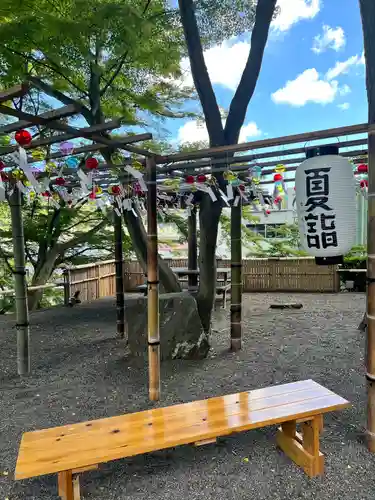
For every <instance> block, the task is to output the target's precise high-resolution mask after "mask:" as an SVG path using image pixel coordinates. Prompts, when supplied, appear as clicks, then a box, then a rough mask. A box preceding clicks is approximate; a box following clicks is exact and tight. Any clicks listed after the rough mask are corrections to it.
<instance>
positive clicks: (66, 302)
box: [63, 269, 70, 306]
mask: <svg viewBox="0 0 375 500" xmlns="http://www.w3.org/2000/svg"><path fill="white" fill-rule="evenodd" d="M63 276H64V305H65V306H68V305H69V300H70V270H69V269H64V271H63Z"/></svg>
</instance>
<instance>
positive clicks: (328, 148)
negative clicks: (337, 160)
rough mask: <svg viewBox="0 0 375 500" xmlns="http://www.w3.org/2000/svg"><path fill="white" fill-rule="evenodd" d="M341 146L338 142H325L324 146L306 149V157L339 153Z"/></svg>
mask: <svg viewBox="0 0 375 500" xmlns="http://www.w3.org/2000/svg"><path fill="white" fill-rule="evenodd" d="M338 154H339V147H338V146H336V144H325V145H324V146H314V147H312V148H307V149H306V158H307V159H309V158H314V157H315V156H324V155H338Z"/></svg>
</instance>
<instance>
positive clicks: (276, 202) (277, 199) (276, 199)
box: [274, 196, 281, 205]
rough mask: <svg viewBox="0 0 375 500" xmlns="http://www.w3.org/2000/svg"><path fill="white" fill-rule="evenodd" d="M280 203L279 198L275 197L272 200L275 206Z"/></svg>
mask: <svg viewBox="0 0 375 500" xmlns="http://www.w3.org/2000/svg"><path fill="white" fill-rule="evenodd" d="M280 201H281V197H280V196H277V197H276V198H275V199H274V203H275V205H277V204H278V203H280Z"/></svg>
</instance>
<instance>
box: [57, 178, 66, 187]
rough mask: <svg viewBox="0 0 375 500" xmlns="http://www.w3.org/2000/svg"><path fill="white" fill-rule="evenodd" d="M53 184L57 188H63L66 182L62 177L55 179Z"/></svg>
mask: <svg viewBox="0 0 375 500" xmlns="http://www.w3.org/2000/svg"><path fill="white" fill-rule="evenodd" d="M55 183H56V185H57V186H65V184H66V181H65V179H64V177H57V179H56V180H55Z"/></svg>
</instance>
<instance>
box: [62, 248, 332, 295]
mask: <svg viewBox="0 0 375 500" xmlns="http://www.w3.org/2000/svg"><path fill="white" fill-rule="evenodd" d="M166 261H167V263H168V265H170V266H171V267H186V268H187V267H188V262H187V259H166ZM217 267H230V260H229V259H217ZM115 277H116V273H115V261H114V260H107V261H104V262H97V263H96V264H85V265H82V266H75V267H71V268H69V294H68V295H69V297H71V296H72V295H73V294H74V292H76V291H78V290H79V291H80V299H81V301H82V302H91V301H93V300H96V299H99V298H104V297H115V295H116V286H115ZM145 282H146V279H145V275H144V273H143V270H142V268H141V266H140V264H139V263H138V262H137V261H124V292H134V291H136V289H137V286H139V285H142V284H144V283H145ZM242 285H243V288H242V291H243V292H244V293H250V292H296V293H305V292H306V293H314V292H316V293H337V292H339V290H340V278H339V273H338V272H337V268H336V266H317V265H316V264H315V260H314V259H313V258H309V257H307V258H298V259H297V258H296V259H295V258H266V259H244V260H243V261H242Z"/></svg>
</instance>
